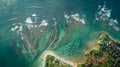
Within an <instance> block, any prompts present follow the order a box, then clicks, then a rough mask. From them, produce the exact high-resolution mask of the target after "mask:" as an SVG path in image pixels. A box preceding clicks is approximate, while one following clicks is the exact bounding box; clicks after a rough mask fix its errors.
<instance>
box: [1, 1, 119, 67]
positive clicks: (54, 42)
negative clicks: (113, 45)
mask: <svg viewBox="0 0 120 67" xmlns="http://www.w3.org/2000/svg"><path fill="white" fill-rule="evenodd" d="M104 6H105V7H104ZM119 9H120V1H119V0H117V1H112V0H109V1H107V0H106V1H103V0H100V1H93V0H88V1H84V0H74V1H70V0H50V1H49V0H34V1H33V0H1V1H0V66H4V67H13V66H14V67H29V66H30V65H31V64H32V63H34V61H35V60H37V59H38V58H39V57H40V56H41V53H42V52H44V51H45V50H47V49H50V50H53V51H54V52H56V53H57V54H58V55H59V56H61V57H62V58H64V59H66V60H70V61H74V62H79V61H81V60H82V58H83V57H84V52H85V51H86V50H88V49H89V48H91V47H93V46H90V44H89V43H91V42H93V43H95V42H96V41H97V38H98V36H99V34H100V33H102V32H108V33H109V34H110V35H111V36H112V37H113V38H114V39H116V40H118V41H120V19H119V18H120V12H119V11H120V10H119ZM100 12H102V14H100ZM33 14H36V15H37V21H36V22H37V23H32V24H28V23H26V22H25V21H26V18H28V17H32V19H33V20H34V21H35V19H34V16H32V15H33ZM103 14H104V15H103ZM109 14H110V16H109ZM76 15H77V19H75V18H76ZM66 16H67V17H69V18H66ZM78 16H79V18H78ZM74 17H75V18H74ZM101 17H102V18H101ZM54 18H55V19H54ZM96 18H97V19H96ZM43 20H46V21H47V23H48V25H47V26H45V25H44V26H42V27H40V26H39V27H38V26H37V25H40V24H41V22H42V21H43ZM115 20H116V21H115ZM83 21H84V22H85V23H84V22H83ZM29 22H30V21H29ZM55 22H56V23H57V24H56V23H55ZM111 24H112V25H111ZM30 25H33V26H34V27H28V26H30ZM15 27H16V28H15ZM21 27H22V31H21V30H20V29H21ZM14 29H15V30H14ZM38 62H39V61H38Z"/></svg>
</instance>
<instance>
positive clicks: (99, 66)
mask: <svg viewBox="0 0 120 67" xmlns="http://www.w3.org/2000/svg"><path fill="white" fill-rule="evenodd" d="M97 45H99V48H98V50H91V51H90V52H89V53H87V54H86V55H85V57H86V62H85V63H83V64H78V67H120V43H119V42H116V41H114V40H112V38H111V37H110V36H109V35H108V34H106V33H103V34H101V35H100V38H99V40H98V43H97Z"/></svg>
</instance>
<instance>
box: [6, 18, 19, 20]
mask: <svg viewBox="0 0 120 67" xmlns="http://www.w3.org/2000/svg"><path fill="white" fill-rule="evenodd" d="M17 19H18V18H12V19H9V20H8V21H13V20H17Z"/></svg>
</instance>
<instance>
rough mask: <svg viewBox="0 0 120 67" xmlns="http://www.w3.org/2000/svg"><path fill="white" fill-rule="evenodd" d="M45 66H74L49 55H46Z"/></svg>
mask: <svg viewBox="0 0 120 67" xmlns="http://www.w3.org/2000/svg"><path fill="white" fill-rule="evenodd" d="M45 67H72V66H70V65H68V64H66V63H64V62H62V61H60V60H58V59H57V58H55V57H54V56H51V55H48V56H47V57H46V62H45Z"/></svg>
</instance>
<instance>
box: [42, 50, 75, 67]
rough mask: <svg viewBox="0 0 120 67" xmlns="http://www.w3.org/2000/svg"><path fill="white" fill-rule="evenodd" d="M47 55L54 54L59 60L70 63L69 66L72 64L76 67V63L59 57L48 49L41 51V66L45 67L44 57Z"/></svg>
mask: <svg viewBox="0 0 120 67" xmlns="http://www.w3.org/2000/svg"><path fill="white" fill-rule="evenodd" d="M48 55H51V56H54V57H55V58H56V59H58V60H60V61H62V62H64V63H66V64H69V65H71V66H73V67H77V63H74V62H70V61H67V60H64V59H63V58H61V57H59V56H58V55H56V54H55V53H54V52H52V51H48V50H47V51H45V52H44V53H43V55H42V57H43V65H42V67H45V61H46V57H47V56H48Z"/></svg>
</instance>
